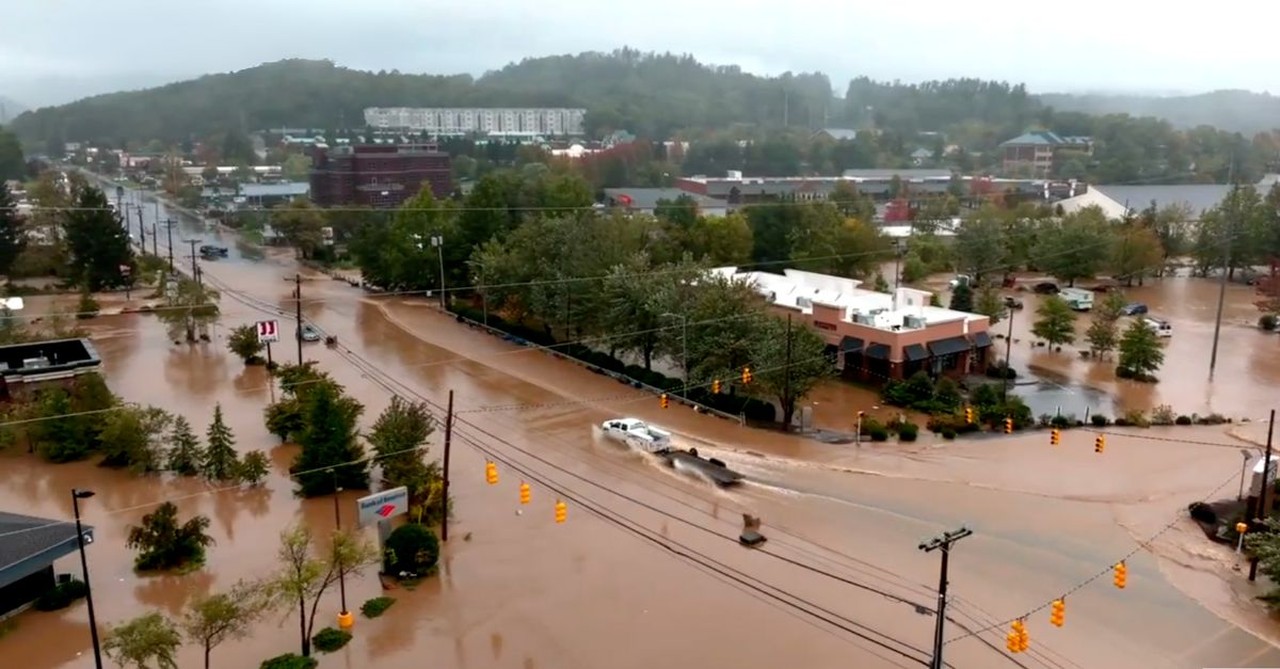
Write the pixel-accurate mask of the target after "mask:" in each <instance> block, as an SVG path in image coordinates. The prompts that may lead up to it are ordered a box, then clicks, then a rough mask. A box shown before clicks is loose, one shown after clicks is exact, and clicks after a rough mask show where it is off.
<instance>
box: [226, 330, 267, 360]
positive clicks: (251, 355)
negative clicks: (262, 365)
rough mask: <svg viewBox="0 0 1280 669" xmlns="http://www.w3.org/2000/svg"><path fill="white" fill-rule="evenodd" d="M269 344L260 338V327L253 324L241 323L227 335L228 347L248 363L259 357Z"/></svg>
mask: <svg viewBox="0 0 1280 669" xmlns="http://www.w3.org/2000/svg"><path fill="white" fill-rule="evenodd" d="M266 347H267V345H266V344H265V343H263V342H262V341H260V340H259V339H258V328H257V327H255V326H253V325H241V326H240V327H237V328H236V329H234V330H232V331H231V336H229V337H227V349H229V350H230V351H231V352H232V353H234V354H236V355H237V356H239V358H240V359H241V360H243V361H244V363H245V364H246V365H248V364H251V363H252V362H253V361H254V360H257V359H258V354H259V353H261V352H262V349H264V348H266Z"/></svg>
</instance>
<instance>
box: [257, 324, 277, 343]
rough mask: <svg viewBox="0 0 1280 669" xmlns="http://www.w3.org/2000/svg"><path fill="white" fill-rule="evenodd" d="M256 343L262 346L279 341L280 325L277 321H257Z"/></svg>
mask: <svg viewBox="0 0 1280 669" xmlns="http://www.w3.org/2000/svg"><path fill="white" fill-rule="evenodd" d="M258 341H260V342H262V343H264V344H266V343H270V342H276V341H280V323H279V322H277V321H258Z"/></svg>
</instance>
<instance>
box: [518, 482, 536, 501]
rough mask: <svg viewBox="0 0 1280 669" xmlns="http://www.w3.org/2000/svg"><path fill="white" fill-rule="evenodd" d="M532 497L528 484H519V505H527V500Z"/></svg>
mask: <svg viewBox="0 0 1280 669" xmlns="http://www.w3.org/2000/svg"><path fill="white" fill-rule="evenodd" d="M532 496H533V490H532V489H531V488H529V484H528V483H525V482H523V481H521V482H520V503H521V504H528V503H529V498H530V497H532Z"/></svg>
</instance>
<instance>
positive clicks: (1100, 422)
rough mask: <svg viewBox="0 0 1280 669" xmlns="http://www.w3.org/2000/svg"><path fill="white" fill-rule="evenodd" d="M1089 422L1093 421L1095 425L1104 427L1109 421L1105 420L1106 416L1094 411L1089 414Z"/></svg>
mask: <svg viewBox="0 0 1280 669" xmlns="http://www.w3.org/2000/svg"><path fill="white" fill-rule="evenodd" d="M1089 422H1090V423H1093V425H1094V426H1095V427H1106V425H1107V423H1108V422H1110V421H1108V420H1107V417H1106V416H1104V415H1102V414H1100V413H1095V414H1093V415H1092V416H1089Z"/></svg>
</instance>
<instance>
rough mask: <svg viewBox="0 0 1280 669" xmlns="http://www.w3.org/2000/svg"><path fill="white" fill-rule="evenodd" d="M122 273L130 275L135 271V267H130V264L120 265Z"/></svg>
mask: <svg viewBox="0 0 1280 669" xmlns="http://www.w3.org/2000/svg"><path fill="white" fill-rule="evenodd" d="M120 273H121V274H123V275H125V276H129V275H130V274H131V273H133V268H132V267H129V266H128V265H121V266H120Z"/></svg>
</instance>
